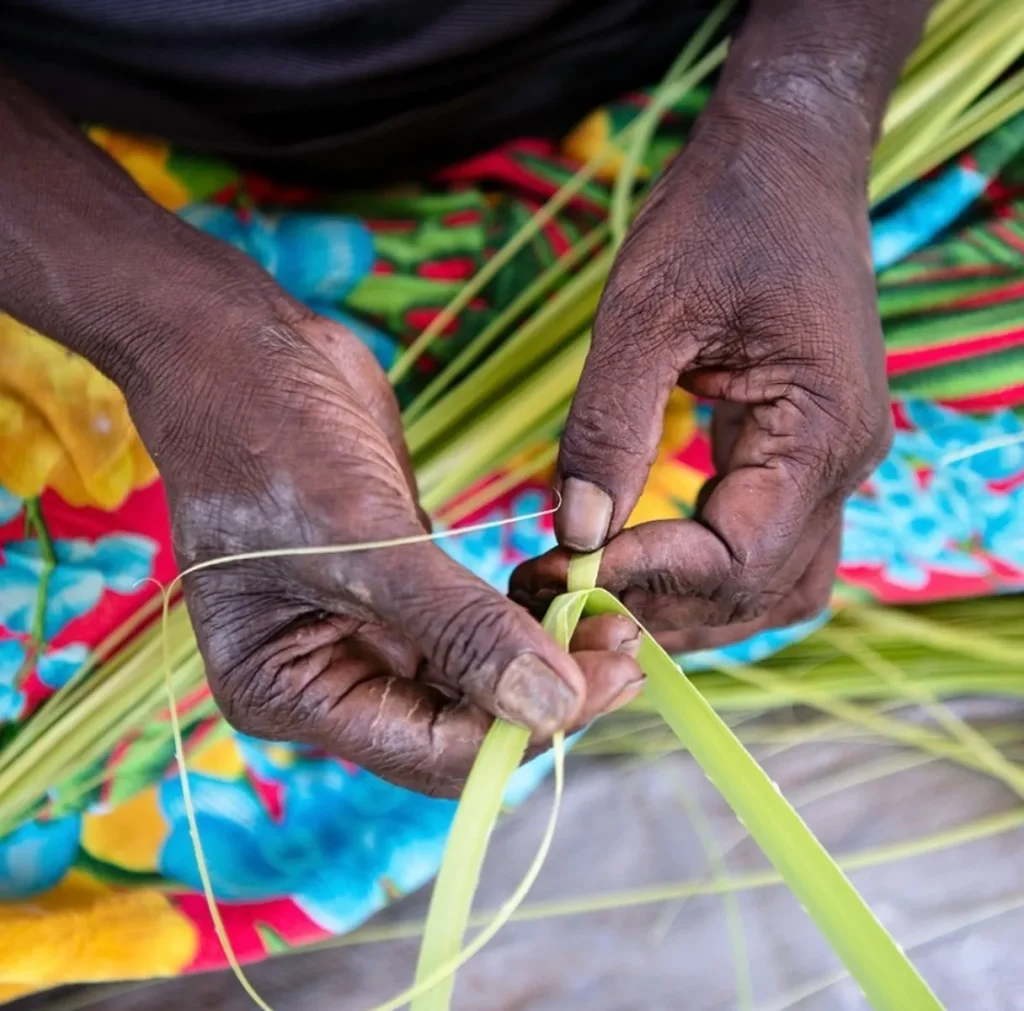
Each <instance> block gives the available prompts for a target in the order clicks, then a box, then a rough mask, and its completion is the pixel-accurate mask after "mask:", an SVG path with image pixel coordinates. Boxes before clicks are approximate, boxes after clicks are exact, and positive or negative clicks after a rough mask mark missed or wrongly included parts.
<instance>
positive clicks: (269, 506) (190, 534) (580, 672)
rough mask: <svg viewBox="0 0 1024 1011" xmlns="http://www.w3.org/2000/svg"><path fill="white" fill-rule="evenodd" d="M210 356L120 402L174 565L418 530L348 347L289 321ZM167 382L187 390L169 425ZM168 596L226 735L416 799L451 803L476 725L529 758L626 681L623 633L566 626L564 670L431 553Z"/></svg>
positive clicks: (267, 565)
mask: <svg viewBox="0 0 1024 1011" xmlns="http://www.w3.org/2000/svg"><path fill="white" fill-rule="evenodd" d="M211 344H212V347H213V348H215V349H216V350H211V352H210V356H209V358H208V359H206V360H205V361H204V363H203V364H202V366H201V367H200V368H198V369H195V368H194V369H193V370H185V369H182V370H180V372H179V374H178V378H176V379H172V380H171V381H170V382H169V383H167V384H166V385H165V388H164V390H163V392H162V393H160V394H159V395H157V396H156V397H155V399H154V398H152V397H151V399H150V400H149V401H148V402H147V403H146V405H145V406H144V407H139V406H138V405H133V406H135V412H136V414H137V416H139V417H140V427H141V430H142V431H143V435H144V438H147V439H148V440H149V441H150V444H151V445H152V447H153V450H154V454H155V457H156V459H157V461H158V464H159V466H160V469H161V473H162V475H163V477H164V480H165V483H166V488H167V492H168V497H169V501H170V505H171V510H172V517H173V526H174V537H175V545H176V548H177V551H178V555H179V560H180V564H181V565H182V567H187V566H189V565H192V564H194V563H196V562H198V561H201V560H204V559H208V558H213V557H218V556H223V555H227V554H232V553H237V552H244V551H253V550H261V549H267V548H281V547H294V546H299V545H329V544H345V543H356V542H365V541H377V540H385V539H392V538H397V537H403V536H407V535H414V534H419V533H422V532H423V531H424V529H425V528H426V522H427V521H426V519H425V517H424V516H423V515H422V513H421V512H420V511H419V510H418V507H417V503H416V492H415V482H414V479H413V476H412V472H411V470H410V467H409V462H408V456H407V453H406V449H405V444H404V441H403V438H402V430H401V425H400V421H399V416H398V410H397V405H396V404H395V401H394V399H393V397H392V394H391V390H390V387H389V386H388V384H387V381H386V379H385V377H384V375H383V373H382V372H381V370H380V368H379V367H378V366H377V364H376V362H375V361H374V360H373V357H372V355H371V354H370V353H369V352H368V351H367V350H366V349H365V348H364V347H363V345H362V344H361V343H360V342H359V341H358V340H356V339H355V338H354V337H353V336H352V335H351V334H349V333H347V332H346V331H345V330H343V329H342V328H341V327H338V326H336V325H335V324H333V323H330V322H328V321H326V320H323V319H318V318H301V317H300V316H296V317H295V318H292V319H290V320H288V321H287V322H286V321H282V322H280V323H279V324H277V325H272V326H257V327H253V326H251V325H246V326H245V327H243V328H241V332H236V333H233V334H229V335H224V336H221V337H219V338H218V339H217V340H215V341H213V342H211ZM181 383H186V384H187V385H188V386H189V388H190V389H191V390H192V391H193V392H192V395H191V396H192V399H191V401H190V402H189V404H188V410H186V411H182V410H181V395H180V390H181V385H180V384H181ZM185 590H186V598H187V602H188V607H189V611H190V614H191V616H192V619H193V623H194V625H195V628H196V631H197V635H198V638H199V642H200V646H201V649H202V652H203V655H204V657H205V659H206V662H207V670H208V675H209V679H210V684H211V686H212V688H213V691H214V694H215V696H216V698H217V700H218V702H219V704H220V706H221V708H222V710H223V711H224V713H225V715H226V716H227V717H228V719H229V720H230V721H231V722H232V723H233V724H234V725H235V726H237V727H238V728H240V729H241V730H243V731H245V732H248V733H251V734H254V735H256V736H260V737H265V738H279V739H288V740H297V741H306V742H311V743H314V744H317V745H319V746H321V747H323V748H325V749H328V750H330V751H331V752H334V753H336V754H339V755H341V756H343V757H345V758H348V759H351V760H352V761H355V762H358V763H359V764H361V765H363V766H365V767H366V768H368V769H370V770H372V771H374V772H376V773H378V774H379V775H381V776H384V777H385V778H388V779H390V780H393V781H394V782H397V783H400V784H402V785H407V786H411V787H414V788H416V789H420V790H423V791H425V792H430V793H440V794H451V793H454V792H457V790H458V789H459V787H460V785H461V782H462V780H463V779H464V777H465V775H466V774H467V772H468V771H469V767H470V765H471V763H472V760H473V757H474V756H475V754H476V750H477V748H478V746H479V744H480V741H481V739H482V737H483V734H484V733H485V732H486V730H487V727H488V725H489V724H490V720H491V715H492V714H499V715H503V716H506V717H507V718H509V719H511V720H513V721H514V722H517V723H520V724H522V725H524V726H526V727H528V728H530V729H531V730H533V731H534V734H535V739H536V741H537V743H538V744H540V743H542V742H544V741H546V740H547V739H548V738H549V737H550V736H551V734H552V732H553V731H555V730H556V729H571V728H573V727H575V726H578V725H580V724H581V723H583V722H586V721H588V720H590V719H592V718H593V717H594V716H595V715H596V714H597V713H599V712H600V711H602V710H604V709H607V708H609V707H611V706H613V705H614V704H616V703H617V702H620V701H626V700H627V699H628V698H631V697H632V696H633V695H635V694H636V692H637V690H638V689H639V683H640V681H641V674H640V671H639V669H638V668H637V666H636V664H635V662H634V661H633V659H632V658H631V656H630V653H631V652H633V651H634V647H635V646H636V645H638V641H637V640H636V635H637V630H636V626H635V625H633V624H632V623H631V622H629V621H627V620H624V619H620V618H616V619H614V620H609V619H607V618H602V619H592V620H591V621H589V622H587V623H584V624H582V625H581V626H580V629H579V630H578V633H577V636H576V639H575V640H574V643H573V646H574V649H577V650H579V651H578V652H576V653H575V656H574V658H573V657H570V656H569V655H568V654H566V653H564V652H563V651H562V650H560V649H559V648H558V647H557V646H556V645H555V643H554V642H553V641H552V640H551V639H550V638H549V637H548V636H547V634H546V633H545V632H544V631H543V630H542V629H541V628H540V627H539V626H538V625H537V624H536V622H535V621H534V620H533V619H532V618H531V617H530V616H529V615H528V614H527V613H526V612H525V611H523V610H522V609H520V608H519V607H517V606H516V605H514V604H512V603H511V602H509V601H508V600H507V599H506V598H504V597H502V596H501V595H500V594H499V593H497V592H495V591H493V590H492V589H490V588H489V587H487V586H486V585H485V584H484V583H482V582H481V581H480V580H478V579H477V578H476V577H474V576H473V575H472V574H471V573H469V572H468V571H467V570H465V569H464V568H462V567H461V566H459V565H458V564H457V563H455V562H454V561H452V560H451V559H450V558H449V557H448V556H447V555H446V554H445V553H444V552H443V551H442V550H441V549H440V548H439V547H437V546H436V545H435V544H432V543H421V544H416V545H413V546H402V547H398V548H391V549H382V550H373V551H368V552H365V553H363V552H360V553H354V554H339V555H318V556H306V557H289V558H274V559H271V560H260V561H247V562H240V563H236V564H229V565H225V566H218V567H214V568H210V569H206V570H203V571H201V572H199V573H196V574H194V575H192V576H189V577H187V578H186V580H185ZM616 650H617V651H616Z"/></svg>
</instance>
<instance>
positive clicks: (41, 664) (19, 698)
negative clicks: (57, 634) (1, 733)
mask: <svg viewBox="0 0 1024 1011" xmlns="http://www.w3.org/2000/svg"><path fill="white" fill-rule="evenodd" d="M88 656H89V649H88V647H86V646H85V645H84V644H83V643H80V642H77V643H71V644H70V645H68V646H62V647H60V648H59V649H53V650H49V651H48V652H46V653H44V654H43V655H42V656H41V657H39V659H38V660H37V661H36V673H37V675H38V677H39V680H40V681H42V683H43V684H44V685H46V686H47V687H48V688H51V689H53V690H54V691H56V690H57V689H58V688H63V687H64V685H65V684H67V682H68V680H69V679H70V678H71V676H72V675H73V674H74V673H76V672H77V671H78V670H79V669H80V668H81V667H82V665H83V664H84V663H85V661H86V660H87V659H88ZM27 659H28V649H27V648H26V646H25V644H24V643H22V642H19V641H18V640H17V639H3V640H0V723H10V722H12V721H14V720H16V719H18V718H19V717H20V716H21V714H22V711H23V709H24V707H25V693H24V692H22V691H20V690H19V689H16V688H15V687H14V682H15V680H16V679H17V677H18V674H19V673H20V672H22V671H23V670H24V669H25V662H26V660H27Z"/></svg>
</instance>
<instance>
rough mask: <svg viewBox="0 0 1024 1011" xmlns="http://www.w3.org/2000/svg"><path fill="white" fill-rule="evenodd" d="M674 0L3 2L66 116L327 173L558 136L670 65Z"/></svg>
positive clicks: (338, 178)
mask: <svg viewBox="0 0 1024 1011" xmlns="http://www.w3.org/2000/svg"><path fill="white" fill-rule="evenodd" d="M709 6H710V5H709V4H705V3H700V2H693V3H689V2H686V0H0V61H2V62H4V63H6V64H8V65H9V66H10V67H11V68H12V69H13V70H14V72H15V73H16V74H18V75H19V76H20V77H21V78H22V79H23V80H25V82H26V83H28V84H29V85H30V86H32V87H33V88H35V89H36V90H37V91H38V92H40V93H41V94H43V95H44V96H45V97H47V98H49V99H50V100H51V101H52V102H54V103H56V104H57V105H58V106H60V107H61V108H62V109H64V110H65V111H66V112H67V113H68V114H69V115H71V116H73V117H75V118H77V119H80V120H86V121H92V122H102V123H105V124H107V125H109V126H112V127H116V128H120V129H126V130H132V131H136V132H142V133H150V134H156V135H159V136H163V137H167V138H169V139H171V140H174V141H176V142H179V143H181V144H184V145H186V146H188V147H190V148H193V149H196V150H200V151H208V152H211V153H216V154H219V155H224V156H228V157H233V158H235V159H238V160H241V161H243V162H248V163H249V164H251V165H253V166H255V167H259V168H263V169H266V170H271V171H274V172H276V173H277V174H279V175H280V174H286V175H292V176H294V177H298V178H304V179H307V180H311V181H316V182H321V183H328V184H331V185H335V186H351V185H361V184H373V183H380V182H385V181H392V180H396V179H404V178H412V177H414V176H417V175H421V174H423V173H424V172H427V171H430V170H431V169H434V168H438V167H440V166H442V165H444V164H446V163H450V162H453V161H456V160H458V159H460V158H463V157H465V156H467V155H469V154H472V153H473V152H475V151H479V150H483V149H485V148H487V147H489V146H492V145H494V144H496V143H498V142H500V141H502V140H505V139H508V138H510V137H513V136H516V135H523V134H529V135H533V136H538V135H548V136H554V135H557V134H560V133H562V132H564V131H565V130H567V129H568V128H569V127H571V126H572V125H573V123H574V122H576V121H577V120H578V119H579V118H580V117H581V116H582V115H584V114H585V113H586V112H587V111H588V110H589V109H591V108H593V107H594V106H596V105H599V104H600V103H602V102H604V101H608V100H609V99H611V98H613V97H615V96H617V95H619V94H621V93H623V92H625V91H628V90H630V89H633V88H637V87H641V86H643V85H646V84H649V83H653V82H654V81H656V80H657V79H658V77H659V76H660V75H661V74H662V73H663V72H664V70H665V68H666V67H667V65H668V64H669V62H671V60H672V59H673V57H674V56H675V55H676V53H677V52H678V50H679V49H680V48H681V47H682V46H683V44H684V43H685V41H686V38H687V37H688V35H689V33H690V32H691V31H692V30H693V28H694V27H696V25H697V24H699V22H700V20H701V19H702V17H703V16H704V14H705V13H706V9H707V8H708V7H709Z"/></svg>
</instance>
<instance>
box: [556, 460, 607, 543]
mask: <svg viewBox="0 0 1024 1011" xmlns="http://www.w3.org/2000/svg"><path fill="white" fill-rule="evenodd" d="M613 505H614V503H613V502H612V497H611V495H609V494H608V492H606V491H605V490H604V489H603V488H598V487H597V485H596V484H591V483H590V482H589V481H583V480H581V479H580V478H578V477H567V478H566V479H565V481H563V482H562V508H561V509H559V510H558V512H557V513H555V524H556V526H557V528H558V539H559V540H560V541H561V542H562V544H563V545H564V546H565V547H567V548H571V549H572V550H573V551H596V550H597V549H598V548H599V547H601V545H602V544H604V542H605V539H606V538H607V537H608V527H609V526H610V525H611V522H612V508H613Z"/></svg>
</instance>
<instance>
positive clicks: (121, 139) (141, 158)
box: [88, 126, 191, 211]
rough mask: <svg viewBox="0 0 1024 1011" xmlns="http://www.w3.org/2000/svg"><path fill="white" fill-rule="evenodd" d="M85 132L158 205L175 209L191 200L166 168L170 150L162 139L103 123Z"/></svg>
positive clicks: (170, 209) (171, 209)
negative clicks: (122, 131) (115, 130)
mask: <svg viewBox="0 0 1024 1011" xmlns="http://www.w3.org/2000/svg"><path fill="white" fill-rule="evenodd" d="M88 135H89V139H90V140H91V141H92V142H93V143H94V144H95V145H96V146H97V147H101V148H102V149H103V150H104V151H106V152H107V154H109V155H110V157H111V158H113V159H114V161H116V162H117V163H118V164H119V165H120V166H121V167H122V168H123V169H124V170H125V171H126V172H127V173H128V174H129V175H130V176H131V177H132V178H133V179H134V180H135V182H136V183H137V184H138V186H139V188H140V189H142V190H143V192H145V194H146V195H147V196H148V197H149V198H150V199H151V200H155V201H156V202H157V203H158V204H160V206H161V207H166V208H167V210H169V211H177V210H180V209H181V208H182V207H184V206H185V205H186V204H188V203H189V202H190V199H191V198H190V196H189V192H188V190H186V189H185V187H184V186H182V184H181V183H180V182H178V180H177V179H175V178H174V176H173V175H171V173H170V172H169V171H168V169H167V160H168V158H169V157H170V153H171V149H170V147H169V146H168V145H167V144H165V143H164V142H163V141H159V140H149V139H147V138H144V137H133V136H129V135H128V134H122V133H116V132H114V131H113V130H108V129H107V128H106V127H102V126H94V127H92V128H91V129H90V130H89V132H88Z"/></svg>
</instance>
